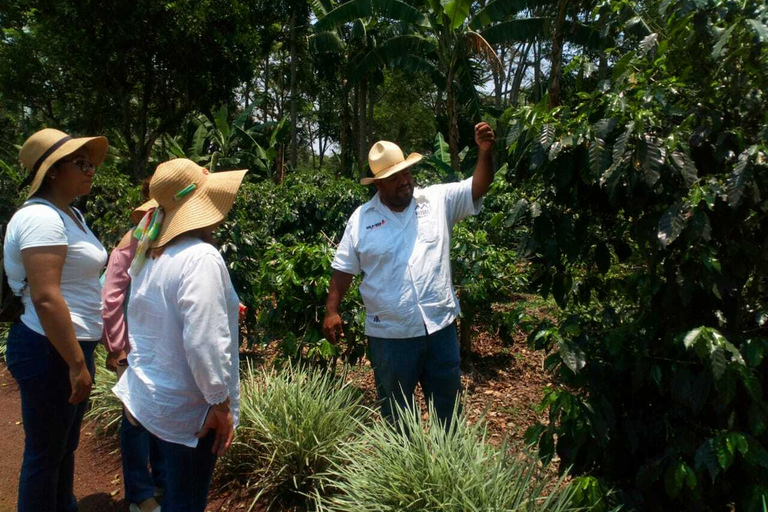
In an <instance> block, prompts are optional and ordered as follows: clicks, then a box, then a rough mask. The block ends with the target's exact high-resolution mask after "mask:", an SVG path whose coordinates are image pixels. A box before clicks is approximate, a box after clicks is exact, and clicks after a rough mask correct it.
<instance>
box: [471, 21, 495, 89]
mask: <svg viewBox="0 0 768 512" xmlns="http://www.w3.org/2000/svg"><path fill="white" fill-rule="evenodd" d="M466 42H467V47H468V48H469V49H470V50H471V51H472V53H474V54H475V55H477V56H479V57H480V58H482V59H484V60H485V61H486V62H487V63H488V64H489V65H490V66H491V69H492V70H493V72H494V73H496V74H497V75H498V76H500V77H502V78H501V79H502V80H503V79H504V65H503V64H502V63H501V61H500V60H499V56H498V55H496V51H495V50H494V49H493V47H492V46H491V45H490V44H488V41H486V40H485V39H484V38H483V36H481V35H480V34H478V33H477V32H473V31H472V30H468V31H467V34H466Z"/></svg>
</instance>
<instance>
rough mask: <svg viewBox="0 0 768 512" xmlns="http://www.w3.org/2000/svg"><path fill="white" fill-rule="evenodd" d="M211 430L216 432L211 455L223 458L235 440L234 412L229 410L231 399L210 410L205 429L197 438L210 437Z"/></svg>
mask: <svg viewBox="0 0 768 512" xmlns="http://www.w3.org/2000/svg"><path fill="white" fill-rule="evenodd" d="M211 429H213V430H215V431H216V439H215V440H214V441H213V447H211V453H214V454H216V455H218V456H219V457H221V456H222V455H224V454H225V453H226V452H227V450H229V447H230V446H232V440H233V439H234V438H235V421H234V419H233V418H232V411H230V410H229V398H227V401H226V402H223V403H220V404H217V405H214V406H213V407H211V408H210V409H209V410H208V415H207V416H206V417H205V423H203V429H202V430H201V431H200V433H199V434H197V435H196V436H195V437H197V438H198V439H201V438H203V437H205V436H206V435H208V431H210V430H211Z"/></svg>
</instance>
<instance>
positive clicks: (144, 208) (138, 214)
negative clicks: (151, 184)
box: [131, 199, 158, 225]
mask: <svg viewBox="0 0 768 512" xmlns="http://www.w3.org/2000/svg"><path fill="white" fill-rule="evenodd" d="M157 206H158V205H157V201H155V200H154V199H150V200H149V201H147V202H146V203H144V204H142V205H141V206H139V207H137V208H136V209H134V210H133V211H132V212H131V222H132V223H133V224H134V225H137V224H138V223H139V222H141V219H143V218H144V215H146V214H147V212H148V211H149V210H151V209H153V208H157Z"/></svg>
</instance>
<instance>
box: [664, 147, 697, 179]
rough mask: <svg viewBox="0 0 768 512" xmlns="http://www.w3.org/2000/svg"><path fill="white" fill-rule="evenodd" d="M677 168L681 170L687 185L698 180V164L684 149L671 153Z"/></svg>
mask: <svg viewBox="0 0 768 512" xmlns="http://www.w3.org/2000/svg"><path fill="white" fill-rule="evenodd" d="M670 156H671V157H672V162H673V163H674V165H675V168H676V169H677V170H678V171H680V176H682V178H683V181H685V184H686V185H687V186H689V187H690V186H692V185H693V184H694V183H696V181H697V180H698V173H697V171H696V165H695V164H694V163H693V160H691V157H689V156H688V155H687V154H686V153H684V152H682V151H673V152H672V154H671V155H670Z"/></svg>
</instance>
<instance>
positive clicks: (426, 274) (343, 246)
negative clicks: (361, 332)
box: [331, 178, 482, 339]
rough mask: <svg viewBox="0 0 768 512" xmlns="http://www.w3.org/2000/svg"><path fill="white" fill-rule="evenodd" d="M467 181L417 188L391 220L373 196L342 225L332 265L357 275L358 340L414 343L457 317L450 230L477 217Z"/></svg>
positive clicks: (479, 203)
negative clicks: (361, 308)
mask: <svg viewBox="0 0 768 512" xmlns="http://www.w3.org/2000/svg"><path fill="white" fill-rule="evenodd" d="M481 207H482V199H480V200H478V201H474V202H473V201H472V178H468V179H466V180H464V181H462V182H460V183H451V184H446V185H434V186H431V187H427V188H424V189H421V188H417V189H415V190H414V193H413V200H412V201H411V204H410V205H409V206H408V208H406V209H405V210H404V212H403V215H398V214H396V213H395V212H393V211H392V210H390V209H389V207H387V206H386V205H384V204H383V203H382V202H381V200H380V198H379V194H378V193H377V194H376V195H375V196H373V199H371V200H370V201H368V202H367V203H365V204H364V205H362V206H360V207H359V208H358V209H357V210H355V212H354V213H353V214H352V216H351V217H350V218H349V221H348V222H347V227H346V229H345V230H344V236H343V237H342V239H341V242H340V243H339V247H338V249H337V250H336V257H335V258H334V260H333V263H332V264H331V266H332V267H333V268H334V269H336V270H339V271H341V272H345V273H347V274H354V275H357V274H359V273H360V272H362V273H363V281H362V283H360V295H362V297H363V303H364V304H365V309H366V317H365V334H366V335H368V336H374V337H377V338H394V339H402V338H415V337H417V336H424V334H425V332H424V328H425V326H426V331H427V332H428V333H429V334H432V333H433V332H436V331H439V330H440V329H442V328H444V327H447V326H448V325H450V323H451V322H453V321H454V320H455V319H456V317H457V316H458V315H459V312H460V310H459V301H458V299H457V298H456V293H455V292H454V289H453V282H452V279H451V256H450V249H451V231H452V229H453V225H454V224H456V222H458V221H460V220H461V219H463V218H464V217H467V216H469V215H476V214H477V213H479V211H480V209H481Z"/></svg>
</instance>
